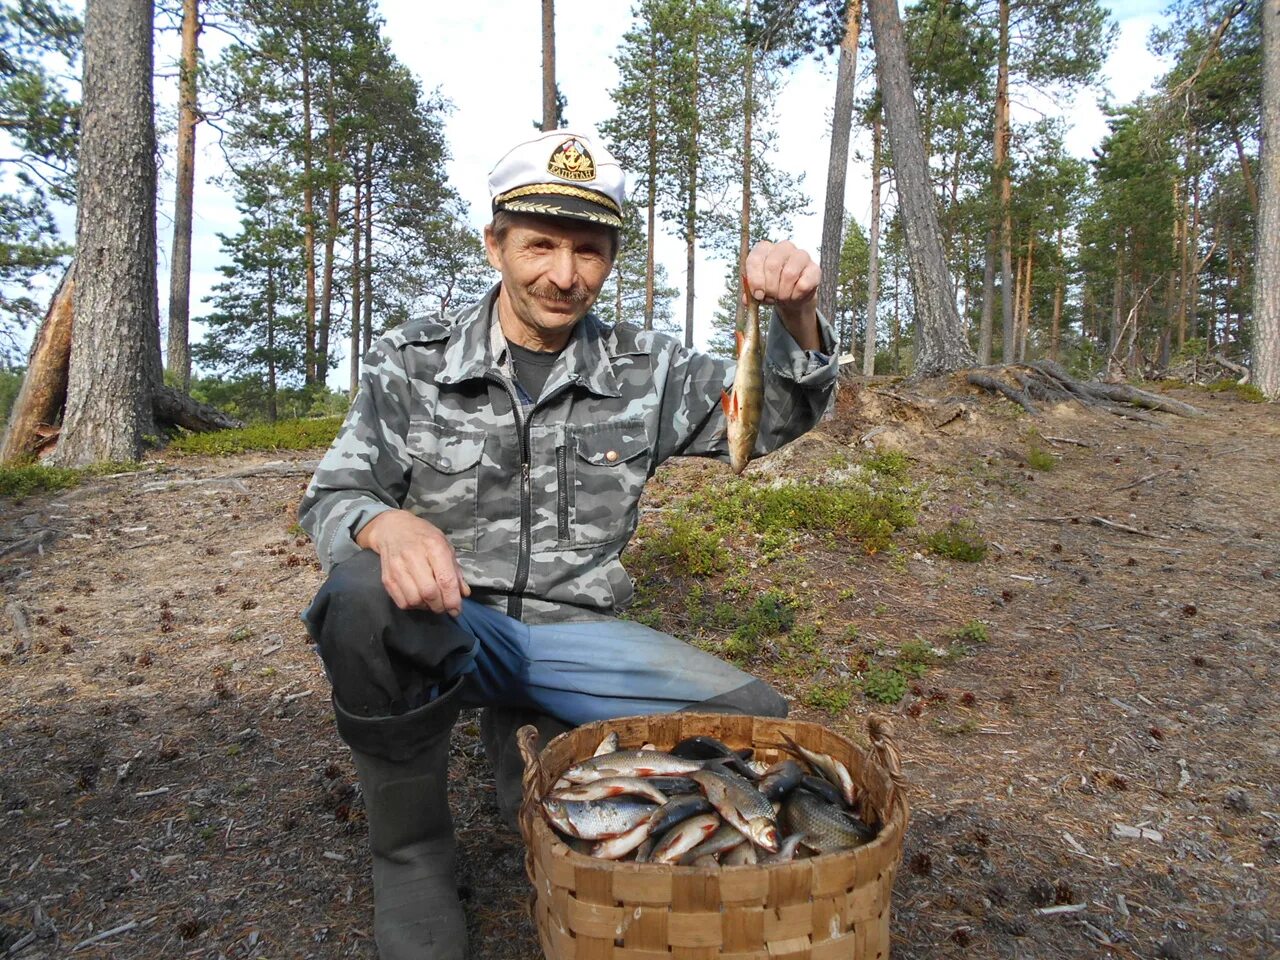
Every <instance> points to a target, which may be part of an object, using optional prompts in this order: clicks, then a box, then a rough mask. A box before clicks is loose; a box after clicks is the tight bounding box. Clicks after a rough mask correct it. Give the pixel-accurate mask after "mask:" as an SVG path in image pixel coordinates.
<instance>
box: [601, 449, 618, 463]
mask: <svg viewBox="0 0 1280 960" xmlns="http://www.w3.org/2000/svg"><path fill="white" fill-rule="evenodd" d="M604 458H605V459H606V460H608V461H609V462H610V463H613V462H615V461H616V460H617V459H618V451H617V450H610V451H609V452H608V453H606V454H605V455H604Z"/></svg>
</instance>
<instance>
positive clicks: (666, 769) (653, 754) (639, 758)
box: [561, 750, 703, 783]
mask: <svg viewBox="0 0 1280 960" xmlns="http://www.w3.org/2000/svg"><path fill="white" fill-rule="evenodd" d="M702 766H703V761H701V760H682V759H681V758H679V757H673V756H671V754H669V753H663V752H661V751H660V750H619V751H616V752H614V753H606V754H604V755H602V756H599V757H591V758H590V759H587V760H582V761H580V762H578V763H575V764H574V765H573V766H571V767H570V768H569V769H568V770H566V771H565V772H564V773H562V774H561V776H562V777H563V778H564V779H566V780H568V781H570V782H571V783H590V782H591V781H592V780H599V779H601V778H603V777H651V776H655V775H656V776H678V775H680V774H682V773H692V772H693V771H694V770H701V769H702Z"/></svg>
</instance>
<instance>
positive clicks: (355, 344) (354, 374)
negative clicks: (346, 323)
mask: <svg viewBox="0 0 1280 960" xmlns="http://www.w3.org/2000/svg"><path fill="white" fill-rule="evenodd" d="M354 180H355V196H354V198H353V199H352V202H351V358H350V364H349V367H350V379H349V380H348V392H349V393H350V395H351V396H352V397H354V396H355V395H356V391H357V390H358V389H359V388H360V295H361V293H362V292H363V290H362V287H363V283H364V281H363V279H362V278H361V276H360V268H361V267H362V266H363V265H364V263H363V261H362V260H361V259H360V244H361V240H362V239H363V237H364V234H363V233H362V229H363V224H361V222H360V204H361V194H362V193H363V187H364V179H363V177H361V175H360V171H359V170H357V171H356V175H355V177H354Z"/></svg>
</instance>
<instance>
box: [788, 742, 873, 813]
mask: <svg viewBox="0 0 1280 960" xmlns="http://www.w3.org/2000/svg"><path fill="white" fill-rule="evenodd" d="M782 739H783V740H785V741H787V743H788V744H789V745H790V747H791V749H792V750H794V751H795V752H796V753H798V754H800V756H802V757H804V758H805V759H806V760H808V761H809V763H810V764H812V766H813V768H814V769H815V770H817V771H818V772H819V773H821V774H822V775H823V776H824V777H826V778H827V779H828V780H830V781H831V782H832V783H834V784H835V785H836V786H837V787H839V788H840V796H842V797H844V802H845V803H847V804H848V805H849V806H851V807H852V806H853V797H854V793H855V790H856V788H855V787H854V785H853V777H851V776H850V775H849V768H848V767H846V766H845V765H844V764H843V763H841V762H840V761H839V760H837V759H836V758H835V757H832V756H828V755H827V754H825V753H818V752H816V751H814V750H806V749H805V748H804V747H802V746H800V744H798V743H796V742H795V741H794V740H792V739H791V738H790V737H788V736H787V735H786V734H785V733H784V734H782Z"/></svg>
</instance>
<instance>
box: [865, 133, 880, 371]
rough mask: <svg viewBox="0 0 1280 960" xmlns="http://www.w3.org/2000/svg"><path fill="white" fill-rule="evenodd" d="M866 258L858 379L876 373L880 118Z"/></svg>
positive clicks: (875, 138)
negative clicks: (863, 323)
mask: <svg viewBox="0 0 1280 960" xmlns="http://www.w3.org/2000/svg"><path fill="white" fill-rule="evenodd" d="M869 248H870V249H869V250H868V255H867V329H866V331H865V342H864V343H863V346H862V375H863V376H864V377H871V376H874V375H875V372H876V307H877V305H878V304H879V301H880V115H879V114H876V116H875V119H874V120H872V121H871V240H870V244H869Z"/></svg>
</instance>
